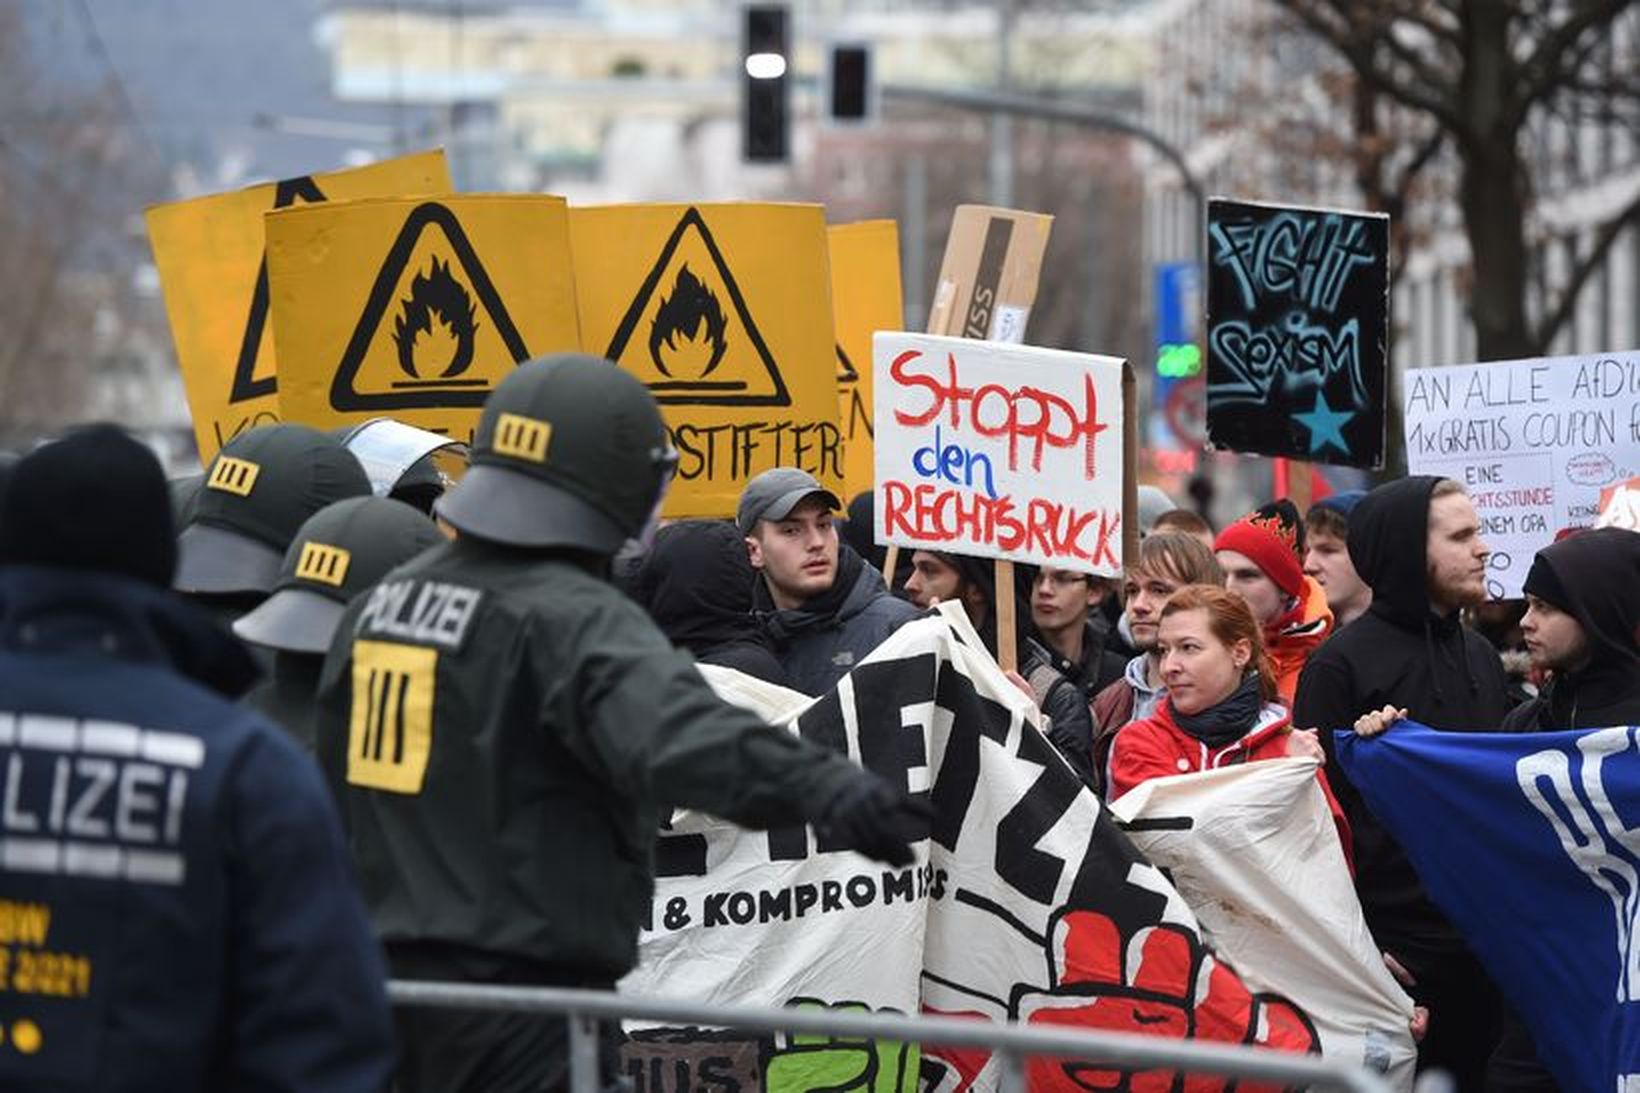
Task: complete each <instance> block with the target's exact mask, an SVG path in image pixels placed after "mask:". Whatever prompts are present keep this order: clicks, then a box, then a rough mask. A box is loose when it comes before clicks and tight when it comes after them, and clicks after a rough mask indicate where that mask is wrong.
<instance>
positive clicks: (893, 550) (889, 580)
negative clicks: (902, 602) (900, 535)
mask: <svg viewBox="0 0 1640 1093" xmlns="http://www.w3.org/2000/svg"><path fill="white" fill-rule="evenodd" d="M899 568H900V544H899V543H890V544H889V545H888V555H887V557H885V558H884V559H883V585H884V587H886V588H887V589H888V590H889V591H890V592H892V591H894V571H895V570H896V569H899Z"/></svg>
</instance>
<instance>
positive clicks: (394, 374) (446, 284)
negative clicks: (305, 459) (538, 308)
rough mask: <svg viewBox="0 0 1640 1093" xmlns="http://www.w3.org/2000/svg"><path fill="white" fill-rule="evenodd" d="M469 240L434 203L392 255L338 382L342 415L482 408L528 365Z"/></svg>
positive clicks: (336, 401)
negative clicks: (515, 372)
mask: <svg viewBox="0 0 1640 1093" xmlns="http://www.w3.org/2000/svg"><path fill="white" fill-rule="evenodd" d="M529 356H530V354H529V350H528V349H527V348H526V347H525V345H524V339H523V338H521V337H520V336H519V334H518V329H517V327H515V326H514V325H513V321H512V318H511V316H509V315H508V314H507V308H506V306H505V305H503V304H502V302H501V297H500V296H499V295H498V294H497V293H496V290H495V285H494V284H493V283H492V282H491V281H490V275H489V274H488V273H486V272H485V271H484V266H483V264H482V263H481V262H479V260H478V255H477V253H475V252H474V250H473V246H472V244H471V243H470V242H469V241H468V239H467V233H466V232H465V231H463V230H462V227H461V223H460V221H458V220H457V219H456V217H455V214H454V213H452V212H451V211H450V210H449V209H448V208H446V207H445V206H443V205H441V204H439V203H438V202H436V201H428V202H424V203H422V204H420V205H417V206H416V207H415V208H414V209H412V210H411V211H410V215H409V216H407V217H405V219H404V226H403V227H401V228H400V229H399V234H398V236H397V237H396V238H395V239H394V240H393V245H392V247H390V248H389V249H388V252H387V257H386V258H385V259H383V261H382V266H381V270H380V272H378V273H377V274H376V280H375V282H374V284H373V285H372V287H371V289H370V296H369V298H368V299H367V300H366V302H365V306H364V311H363V312H362V313H361V314H360V315H359V322H358V325H357V326H355V327H354V328H353V337H352V338H351V339H349V341H348V343H347V349H346V351H345V352H344V353H343V354H342V360H341V363H340V364H338V365H337V367H336V374H335V376H334V378H332V380H331V382H330V405H331V406H332V407H334V408H335V409H337V410H409V409H421V408H440V409H442V408H447V407H464V406H482V405H484V399H485V397H486V396H487V395H488V394H489V393H490V389H491V388H493V387H494V386H495V385H496V384H497V383H499V382H501V380H502V378H503V377H505V376H506V375H507V374H508V373H509V372H511V371H512V370H513V369H514V368H516V367H517V366H518V365H520V364H522V363H524V362H525V361H526V360H528V359H529Z"/></svg>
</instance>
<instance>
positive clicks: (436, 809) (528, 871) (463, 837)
mask: <svg viewBox="0 0 1640 1093" xmlns="http://www.w3.org/2000/svg"><path fill="white" fill-rule="evenodd" d="M591 569H592V566H591V565H589V564H588V563H587V562H586V560H585V559H583V558H581V557H579V556H576V555H571V554H567V553H559V552H551V551H548V552H534V551H520V550H514V549H510V548H506V547H500V546H495V545H492V544H488V543H485V542H484V541H483V540H481V539H478V538H476V537H464V538H461V539H458V540H456V541H455V542H452V543H446V544H442V545H439V546H436V547H434V548H432V549H431V550H428V551H426V552H425V553H423V554H420V555H418V556H417V557H416V558H415V559H413V560H412V561H410V562H407V563H405V564H404V565H402V566H400V567H399V568H397V569H395V570H393V571H392V572H391V573H390V574H388V576H387V577H386V578H384V579H383V580H382V582H381V583H380V584H378V585H377V586H376V587H375V588H374V589H372V590H371V591H370V592H369V593H368V594H366V595H364V596H360V597H359V598H358V599H356V600H354V601H353V602H352V603H351V604H349V605H348V609H347V612H346V613H345V614H344V615H343V616H342V620H341V622H340V624H339V625H338V626H337V629H336V633H337V636H336V641H335V644H333V645H332V647H331V650H330V654H329V656H328V657H327V658H326V660H325V668H324V674H323V676H322V677H321V679H320V683H319V721H318V737H317V749H316V750H317V754H318V757H319V761H320V764H321V766H322V767H323V768H324V770H325V773H326V774H327V776H328V778H329V780H330V783H331V785H332V787H333V788H334V789H335V791H336V794H337V796H338V798H339V799H340V800H341V802H342V815H343V819H344V822H345V824H346V827H347V830H348V835H349V837H350V841H351V844H352V847H353V851H354V856H355V858H356V860H357V862H358V869H359V881H360V885H361V887H362V888H363V890H364V897H365V902H366V905H367V907H368V908H369V910H370V915H371V920H372V922H373V923H374V924H375V926H376V931H377V933H378V934H379V935H380V936H381V938H382V940H383V941H384V942H385V943H386V944H387V945H388V946H389V948H390V949H392V948H393V947H395V946H397V945H400V944H402V943H412V944H417V945H421V944H427V943H432V944H433V945H435V946H443V947H448V948H450V949H457V948H459V949H464V950H480V951H484V952H489V953H492V954H503V955H506V956H510V957H515V958H518V959H519V960H521V961H526V962H534V963H535V964H536V965H545V966H551V967H554V968H557V969H560V970H562V971H565V972H575V973H578V974H580V975H582V976H585V977H586V978H587V979H588V980H610V981H612V980H614V979H616V978H619V977H620V976H621V975H623V974H625V973H626V972H627V971H629V970H631V968H632V966H633V964H634V963H635V962H636V961H637V955H638V930H639V927H640V925H641V923H642V922H643V921H644V918H645V916H646V915H648V913H649V910H650V898H651V896H652V895H653V892H654V845H655V831H656V829H657V827H658V825H659V823H660V820H661V818H662V815H663V813H664V812H665V810H666V809H669V808H672V807H679V808H697V809H700V810H702V811H705V812H709V813H711V814H713V815H716V816H722V817H723V818H724V819H727V820H731V821H733V822H735V823H739V824H741V825H742V826H746V827H756V828H766V827H771V826H776V825H784V824H791V823H797V822H801V821H804V820H810V819H813V818H814V817H816V816H819V815H821V814H823V812H824V810H825V808H826V807H828V806H829V805H830V804H831V802H832V801H834V800H835V798H836V796H837V794H838V793H840V792H842V791H843V790H844V789H846V788H848V787H849V786H850V785H852V784H853V783H855V782H856V781H857V780H858V778H859V777H860V773H859V768H858V767H856V766H855V765H854V764H853V763H852V762H850V761H849V760H848V759H847V758H846V757H844V756H842V755H839V754H836V753H833V752H829V751H827V750H825V749H823V748H821V747H819V746H817V745H814V744H810V743H807V742H805V741H804V740H802V739H801V738H799V737H797V736H794V735H792V734H791V733H788V732H785V731H783V730H781V729H776V728H774V727H772V726H770V725H768V724H767V723H766V722H764V721H763V720H762V719H761V718H759V717H757V716H756V715H754V714H752V713H750V712H748V711H746V710H743V709H740V708H738V707H735V706H731V705H729V704H727V703H725V702H724V701H722V700H721V699H719V698H718V697H717V695H715V694H714V693H713V692H712V690H711V688H710V687H708V686H707V684H706V681H705V680H703V679H702V678H701V675H700V672H699V671H698V670H697V669H696V667H695V664H694V662H693V661H691V660H690V658H689V657H688V656H686V655H685V654H683V653H680V652H678V651H677V650H676V649H674V648H673V647H672V645H671V643H670V642H668V641H667V640H666V638H665V637H664V636H663V635H662V634H661V633H660V631H659V630H657V629H656V628H655V625H654V623H652V622H651V621H650V620H649V618H648V617H647V616H646V615H645V614H644V613H643V611H642V610H641V609H640V608H639V607H638V606H637V605H636V604H634V603H633V602H632V601H631V600H630V599H628V598H627V597H626V596H624V595H622V594H621V593H620V592H619V591H617V590H616V589H615V588H614V587H613V586H611V585H610V584H609V583H608V582H606V581H605V580H603V579H601V578H600V576H598V575H597V574H595V573H594V572H592V571H591ZM355 696H360V697H361V698H362V699H363V701H355V700H354V698H355Z"/></svg>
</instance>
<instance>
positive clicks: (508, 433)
mask: <svg viewBox="0 0 1640 1093" xmlns="http://www.w3.org/2000/svg"><path fill="white" fill-rule="evenodd" d="M550 440H552V422H550V421H539V420H537V419H535V418H533V417H524V416H523V415H522V414H502V415H500V416H499V417H497V418H496V419H495V439H494V441H492V442H491V445H490V446H491V448H492V449H493V450H494V451H495V453H496V454H497V455H510V456H512V457H513V458H514V459H527V460H529V461H530V462H531V463H545V462H546V461H547V443H548V442H549V441H550Z"/></svg>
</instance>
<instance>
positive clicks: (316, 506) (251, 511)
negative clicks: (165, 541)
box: [173, 423, 370, 623]
mask: <svg viewBox="0 0 1640 1093" xmlns="http://www.w3.org/2000/svg"><path fill="white" fill-rule="evenodd" d="M368 496H370V479H369V477H368V476H366V474H365V473H364V468H363V467H361V466H360V465H359V461H358V460H357V459H355V458H354V457H353V454H352V453H351V452H349V451H348V450H347V449H346V448H344V447H343V446H342V445H341V443H340V442H339V441H337V440H336V439H334V438H333V437H330V436H327V435H325V434H324V433H322V432H320V431H319V430H317V429H312V428H309V427H308V426H306V425H293V424H288V423H287V424H281V425H264V426H262V427H260V428H257V429H252V430H250V431H249V432H246V433H242V434H240V435H239V436H237V437H235V438H234V439H233V440H230V441H229V442H228V443H227V444H226V445H225V446H224V447H223V448H222V450H221V451H220V452H218V453H217V454H216V458H214V459H212V460H211V465H210V466H209V467H207V468H206V470H205V485H204V488H202V489H201V490H200V491H199V495H198V497H197V498H196V499H195V501H194V507H193V514H192V518H191V520H190V522H189V523H188V525H187V526H186V527H185V528H183V529H182V534H181V535H180V536H178V537H177V572H176V580H175V581H174V582H173V587H175V588H176V590H177V591H179V592H183V593H186V594H188V595H189V596H191V597H192V598H194V599H195V600H196V601H197V602H199V603H200V604H201V605H202V606H205V607H207V608H208V609H210V610H211V611H212V612H214V613H215V614H216V615H217V616H218V617H219V618H221V619H222V620H223V621H224V622H228V623H232V622H233V620H234V619H236V618H238V617H239V616H241V615H243V614H245V613H246V612H247V611H249V610H250V609H251V608H253V607H255V606H256V605H257V604H258V603H260V602H261V601H262V599H263V598H264V597H266V596H267V594H268V593H269V592H271V591H272V590H273V585H274V582H275V581H277V580H278V578H279V567H280V565H281V563H282V562H283V561H284V557H285V548H286V547H288V546H290V541H291V540H292V539H293V538H295V537H296V531H297V529H298V528H300V527H301V526H302V521H304V520H306V519H307V518H308V517H309V516H312V515H313V514H314V513H316V512H318V511H319V510H320V509H322V508H324V507H325V506H326V505H328V504H330V503H331V502H332V501H340V500H342V499H344V498H348V497H368Z"/></svg>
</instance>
